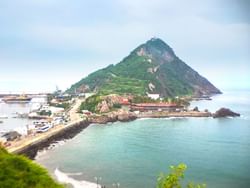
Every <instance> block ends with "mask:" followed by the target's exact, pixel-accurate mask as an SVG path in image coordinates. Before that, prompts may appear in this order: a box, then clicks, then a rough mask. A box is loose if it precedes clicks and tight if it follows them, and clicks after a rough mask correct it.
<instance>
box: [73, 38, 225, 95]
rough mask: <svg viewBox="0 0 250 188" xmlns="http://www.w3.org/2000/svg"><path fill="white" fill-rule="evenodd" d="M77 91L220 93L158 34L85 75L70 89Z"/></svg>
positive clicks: (170, 93)
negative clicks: (99, 68) (112, 63)
mask: <svg viewBox="0 0 250 188" xmlns="http://www.w3.org/2000/svg"><path fill="white" fill-rule="evenodd" d="M74 91H79V92H101V93H104V94H110V93H118V94H123V93H131V94H139V95H145V94H147V93H158V94H160V95H161V96H162V97H173V96H177V95H178V96H179V95H196V96H200V95H210V94H218V93H221V92H220V91H219V90H218V89H217V88H216V87H215V86H214V85H212V84H211V83H210V82H209V81H208V80H207V79H206V78H204V77H202V76H201V75H200V74H199V73H198V72H196V71H195V70H193V69H192V68H191V67H189V66H188V65H187V64H185V63H184V62H183V61H182V60H181V59H179V58H178V57H177V56H176V55H175V53H174V51H173V49H172V48H170V47H169V46H168V45H167V44H166V43H165V42H163V41H162V40H161V39H158V38H152V39H151V40H149V41H147V42H146V43H145V44H142V45H140V46H139V47H137V48H136V49H135V50H133V51H132V52H131V53H130V54H129V55H128V56H127V57H126V58H124V59H123V60H122V61H121V62H120V63H118V64H116V65H109V66H108V67H106V68H104V69H101V70H98V71H96V72H94V73H92V74H90V75H88V76H87V77H86V78H83V79H82V80H80V81H79V82H77V83H76V84H74V85H72V86H71V88H70V89H69V90H68V92H74Z"/></svg>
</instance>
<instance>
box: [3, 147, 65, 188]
mask: <svg viewBox="0 0 250 188" xmlns="http://www.w3.org/2000/svg"><path fill="white" fill-rule="evenodd" d="M0 187H3V188H31V187H32V188H43V187H46V188H63V187H64V186H63V185H60V184H58V183H56V182H55V181H54V180H53V179H52V178H51V177H50V176H49V174H48V172H47V171H46V170H45V169H43V168H42V167H40V166H39V165H37V164H35V163H34V162H33V161H31V160H29V159H27V158H26V157H23V156H18V155H13V154H10V153H8V152H7V151H6V150H5V149H3V148H2V147H1V146H0Z"/></svg>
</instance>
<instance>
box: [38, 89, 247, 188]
mask: <svg viewBox="0 0 250 188" xmlns="http://www.w3.org/2000/svg"><path fill="white" fill-rule="evenodd" d="M192 106H198V107H199V108H200V109H205V108H208V109H209V110H210V111H214V109H218V108H219V107H222V106H224V107H230V108H231V109H232V110H234V111H236V112H239V113H242V117H239V118H233V119H232V118H223V119H213V118H181V119H141V120H136V121H133V122H129V123H120V122H117V123H113V124H108V125H92V126H90V127H88V128H87V129H85V130H84V131H82V132H81V133H80V134H78V135H77V136H76V137H75V138H73V139H72V140H69V141H67V142H66V143H64V144H63V145H60V146H58V147H55V148H53V149H51V150H48V151H46V152H45V153H42V154H40V155H39V156H38V159H37V161H38V162H39V163H41V164H43V165H45V166H46V167H47V168H48V169H49V170H50V171H51V172H52V173H53V172H54V170H55V168H59V169H60V170H62V171H63V172H67V173H76V172H82V174H81V175H78V176H71V177H73V178H74V179H77V180H87V181H91V182H95V179H94V177H95V176H96V177H102V180H101V183H102V184H105V185H106V186H107V187H112V183H115V182H119V183H120V184H121V186H120V187H126V188H151V187H155V183H156V179H157V175H158V174H159V173H160V172H167V171H168V166H169V165H176V164H178V163H180V162H184V163H186V164H187V165H188V170H187V171H186V177H185V179H186V180H193V181H195V182H205V183H206V184H207V187H213V188H214V187H215V188H216V187H222V188H224V187H227V188H230V187H249V185H250V109H249V107H250V92H229V93H225V94H223V95H220V96H215V97H214V98H213V101H198V102H194V103H193V104H192Z"/></svg>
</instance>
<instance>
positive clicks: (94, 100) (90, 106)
mask: <svg viewBox="0 0 250 188" xmlns="http://www.w3.org/2000/svg"><path fill="white" fill-rule="evenodd" d="M101 101H102V99H101V96H100V95H92V96H91V97H89V98H87V99H86V100H85V101H84V102H83V103H82V104H81V106H80V111H82V110H88V111H90V112H93V113H98V112H99V111H98V110H97V109H96V106H97V105H98V104H99V103H100V102H101Z"/></svg>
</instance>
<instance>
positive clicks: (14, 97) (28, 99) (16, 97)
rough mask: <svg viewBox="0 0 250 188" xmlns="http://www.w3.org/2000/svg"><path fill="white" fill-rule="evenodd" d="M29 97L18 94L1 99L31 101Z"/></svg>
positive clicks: (5, 100)
mask: <svg viewBox="0 0 250 188" xmlns="http://www.w3.org/2000/svg"><path fill="white" fill-rule="evenodd" d="M31 99H32V98H31V97H28V96H27V95H20V96H9V97H5V98H3V99H2V101H4V102H5V103H28V102H30V101H31Z"/></svg>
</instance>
